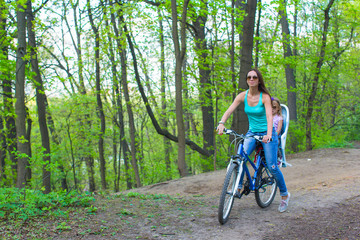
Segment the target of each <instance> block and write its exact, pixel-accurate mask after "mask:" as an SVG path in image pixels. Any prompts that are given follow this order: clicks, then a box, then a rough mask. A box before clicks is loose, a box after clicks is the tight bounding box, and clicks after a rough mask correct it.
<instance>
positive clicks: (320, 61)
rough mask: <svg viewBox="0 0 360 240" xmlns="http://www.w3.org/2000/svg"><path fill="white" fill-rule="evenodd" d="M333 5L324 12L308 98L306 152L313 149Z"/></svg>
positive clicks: (331, 3) (330, 3) (331, 0)
mask: <svg viewBox="0 0 360 240" xmlns="http://www.w3.org/2000/svg"><path fill="white" fill-rule="evenodd" d="M333 4H334V0H330V2H329V3H328V5H327V7H326V9H325V10H324V25H323V30H322V39H321V46H320V54H319V59H318V61H317V63H316V69H315V74H314V78H313V80H312V87H311V92H310V96H309V98H308V109H307V112H306V118H305V120H306V150H311V149H312V148H313V146H312V137H311V134H312V132H311V117H312V113H313V111H314V102H315V97H316V95H317V90H318V84H319V78H320V73H321V68H322V66H323V63H324V58H325V51H326V41H327V34H328V28H329V21H330V14H329V13H330V9H331V7H332V5H333Z"/></svg>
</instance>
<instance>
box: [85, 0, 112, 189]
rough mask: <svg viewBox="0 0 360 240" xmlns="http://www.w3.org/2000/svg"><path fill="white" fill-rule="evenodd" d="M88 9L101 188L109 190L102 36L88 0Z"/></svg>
mask: <svg viewBox="0 0 360 240" xmlns="http://www.w3.org/2000/svg"><path fill="white" fill-rule="evenodd" d="M87 9H88V14H89V20H90V24H91V28H92V30H93V32H94V35H95V49H94V52H95V75H96V76H95V78H96V103H97V112H98V116H99V118H100V133H99V142H98V146H99V162H100V176H101V186H102V189H103V190H105V189H107V186H106V175H105V173H106V164H105V157H104V134H105V129H106V125H105V114H104V109H103V104H102V101H101V83H100V81H101V79H100V34H99V29H98V28H97V27H96V26H95V23H94V20H93V16H92V11H91V6H90V0H87Z"/></svg>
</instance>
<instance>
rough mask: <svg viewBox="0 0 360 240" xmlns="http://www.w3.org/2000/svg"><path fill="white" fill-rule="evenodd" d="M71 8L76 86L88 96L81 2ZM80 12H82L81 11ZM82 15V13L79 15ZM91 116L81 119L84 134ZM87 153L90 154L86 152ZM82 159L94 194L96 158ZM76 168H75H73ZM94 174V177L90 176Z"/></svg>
mask: <svg viewBox="0 0 360 240" xmlns="http://www.w3.org/2000/svg"><path fill="white" fill-rule="evenodd" d="M70 4H71V7H72V9H73V18H74V27H75V34H76V42H75V41H74V42H73V46H74V48H75V50H76V56H77V66H78V78H79V84H76V86H77V87H78V91H79V92H80V94H81V95H84V96H85V95H86V88H85V83H84V76H83V69H84V65H83V60H82V45H81V39H82V36H81V33H82V32H81V30H82V25H81V22H80V25H79V22H78V19H77V11H78V7H79V1H76V2H73V1H70ZM79 12H80V10H79ZM79 14H81V13H79ZM69 31H72V29H70V27H69ZM89 119H90V116H89V114H86V115H85V116H84V117H83V118H82V119H79V120H80V121H82V122H83V124H82V126H81V128H83V129H82V131H83V132H90V129H91V124H92V123H91V120H89ZM82 137H83V138H84V148H85V147H86V146H89V145H90V140H88V139H87V138H86V137H84V136H82ZM85 152H88V151H86V150H85ZM82 159H83V160H84V161H85V164H86V167H87V169H86V170H87V173H88V184H89V191H90V192H94V191H95V189H96V184H95V177H94V158H93V157H92V156H91V153H85V156H84V157H82ZM73 167H75V166H73ZM89 174H92V175H89Z"/></svg>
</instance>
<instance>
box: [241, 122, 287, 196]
mask: <svg viewBox="0 0 360 240" xmlns="http://www.w3.org/2000/svg"><path fill="white" fill-rule="evenodd" d="M266 133H267V132H256V133H254V132H251V131H250V130H249V131H248V132H247V133H246V137H251V136H254V135H258V136H264V135H266ZM261 143H262V146H263V148H264V153H265V159H266V165H267V166H268V169H269V170H270V172H271V174H272V175H273V176H274V178H275V179H276V182H277V184H278V186H279V190H280V196H287V195H288V192H287V188H286V184H285V180H284V176H283V174H282V172H281V171H280V168H279V167H278V165H277V152H278V151H277V149H278V145H279V140H278V135H277V133H276V131H275V129H273V132H272V141H271V142H268V143H264V142H261ZM255 147H256V140H255V139H254V138H245V140H244V151H245V152H246V153H247V154H248V155H250V154H251V153H252V152H253V151H254V150H255Z"/></svg>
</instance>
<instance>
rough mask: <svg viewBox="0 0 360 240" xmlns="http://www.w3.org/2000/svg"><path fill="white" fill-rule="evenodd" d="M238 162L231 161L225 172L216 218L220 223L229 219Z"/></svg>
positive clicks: (235, 185)
mask: <svg viewBox="0 0 360 240" xmlns="http://www.w3.org/2000/svg"><path fill="white" fill-rule="evenodd" d="M238 167H239V166H238V164H236V163H232V164H231V165H230V167H229V169H228V171H227V173H226V176H225V180H224V185H223V188H222V191H221V194H220V201H219V210H218V219H219V222H220V223H221V224H225V223H226V222H227V221H228V220H229V216H230V212H231V209H232V206H233V203H234V195H235V191H237V188H238V186H237V185H238V183H237V182H236V179H237V176H238V171H237V168H238Z"/></svg>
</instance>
